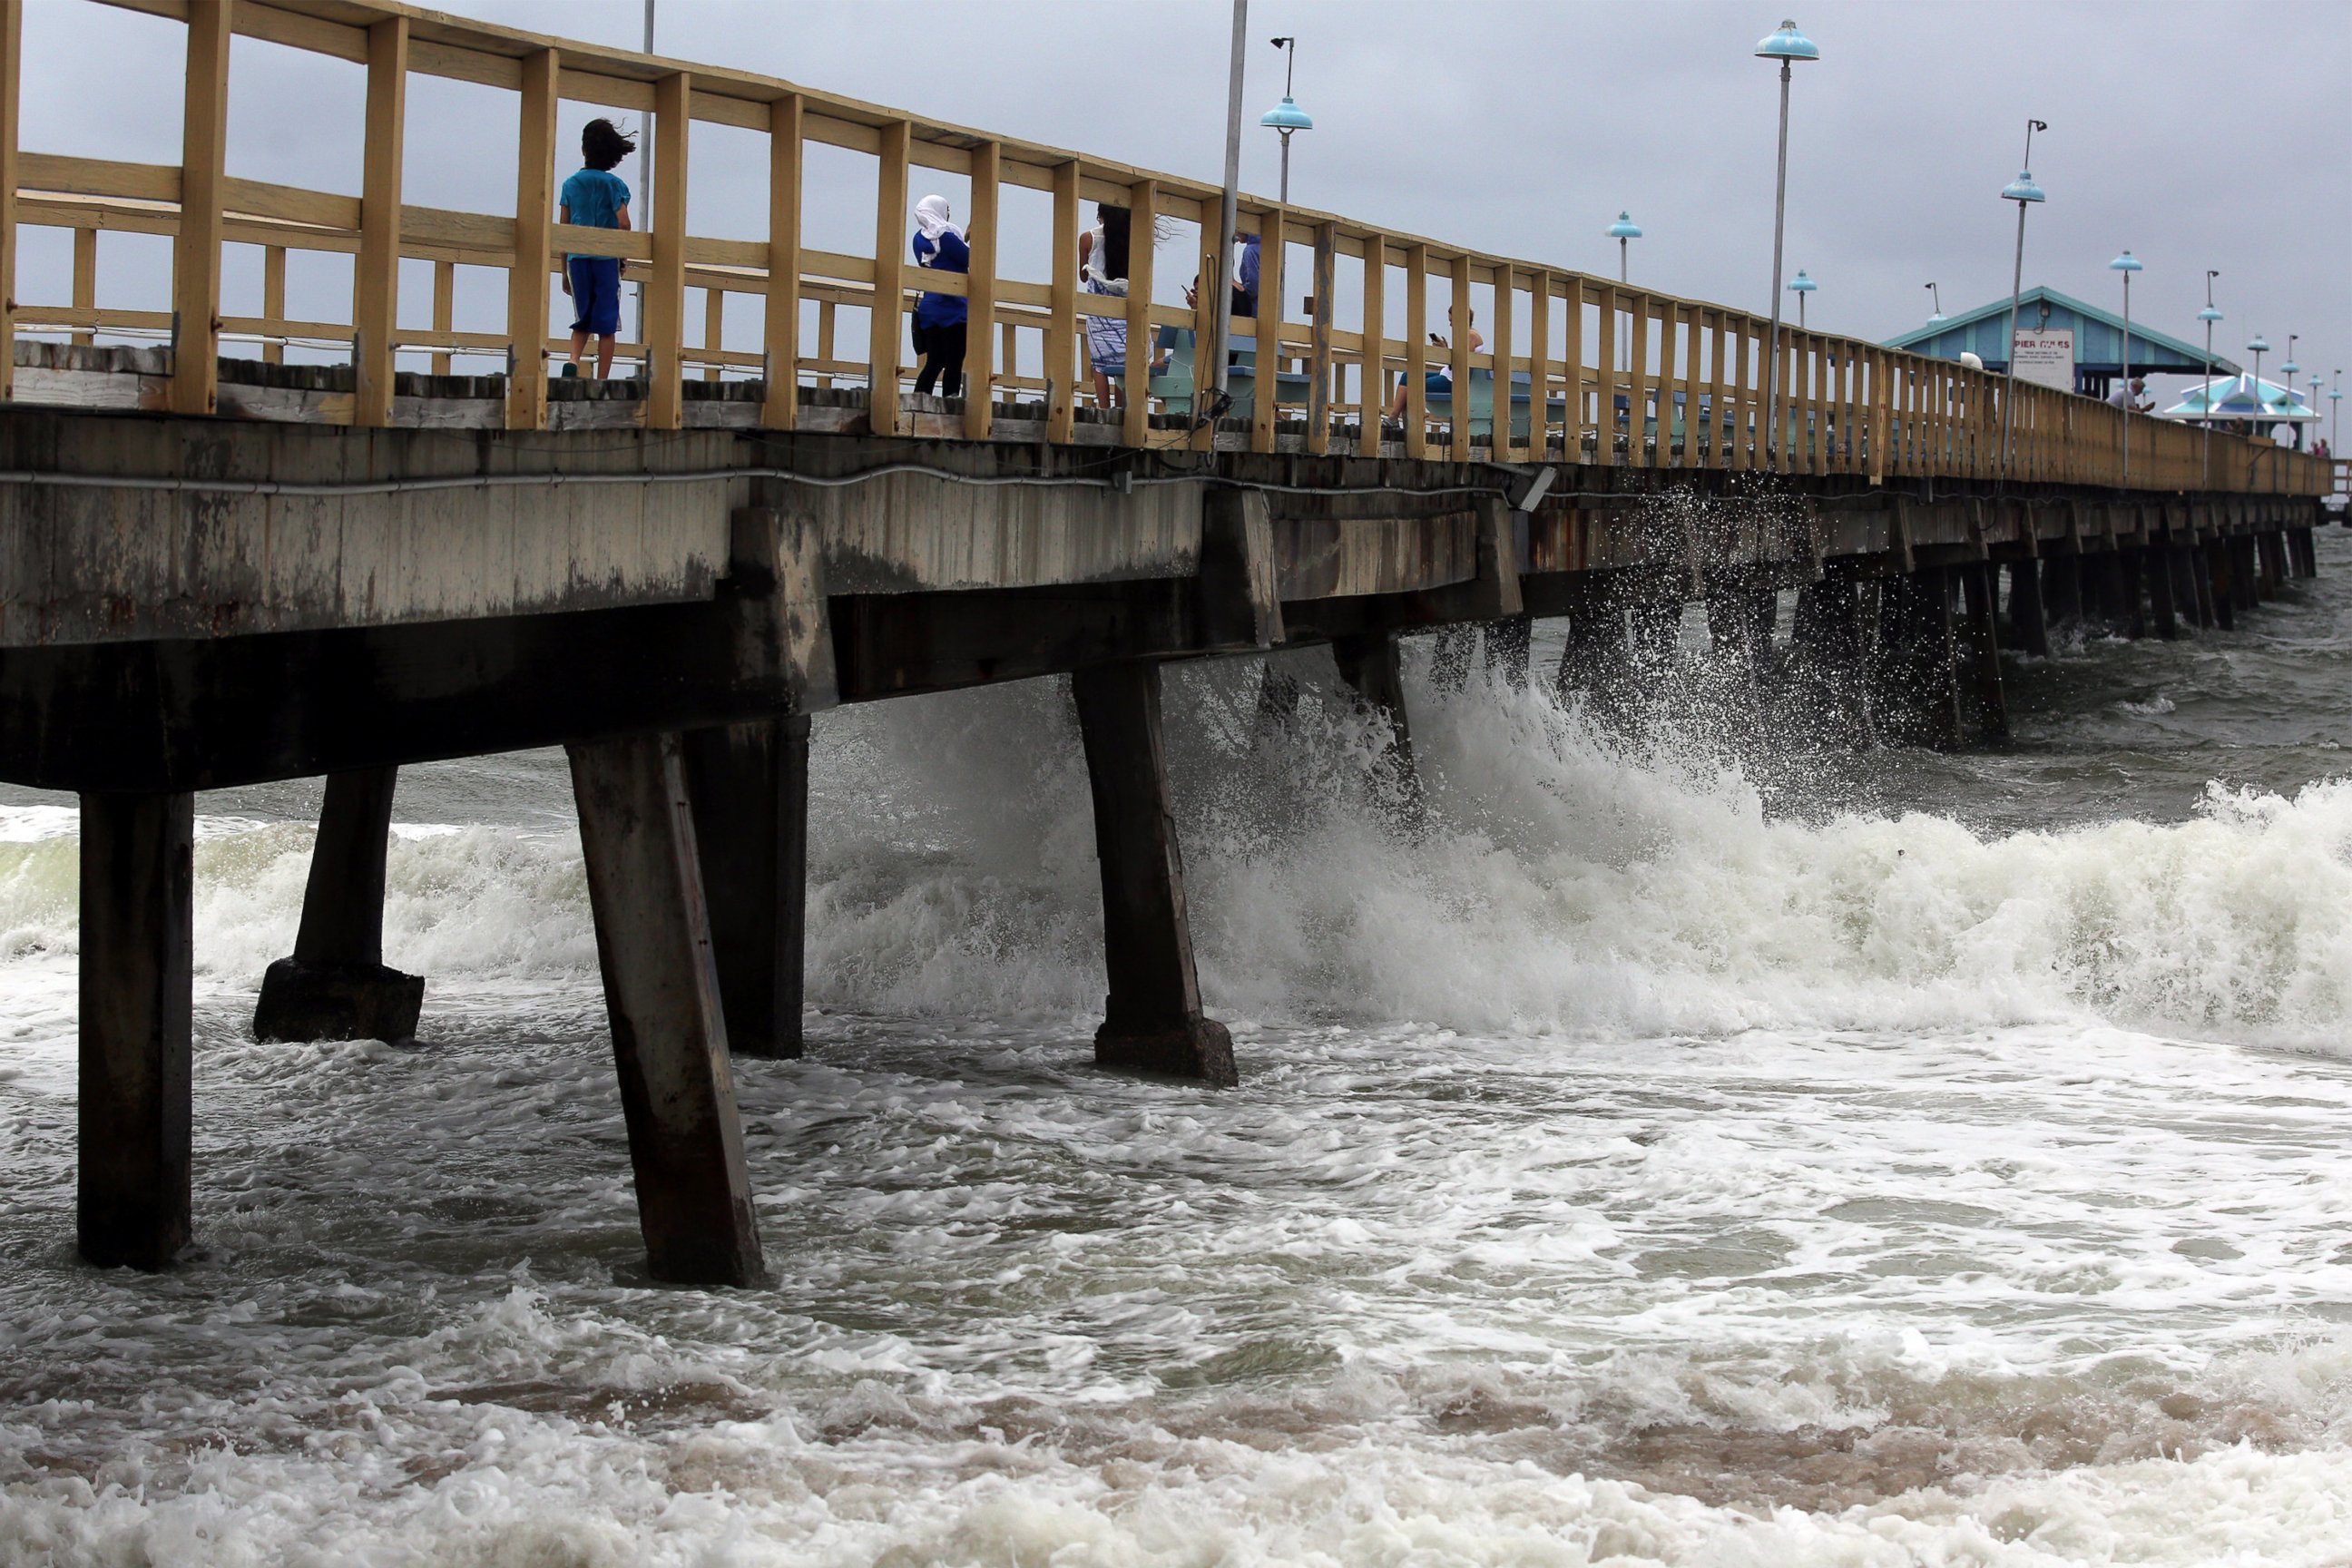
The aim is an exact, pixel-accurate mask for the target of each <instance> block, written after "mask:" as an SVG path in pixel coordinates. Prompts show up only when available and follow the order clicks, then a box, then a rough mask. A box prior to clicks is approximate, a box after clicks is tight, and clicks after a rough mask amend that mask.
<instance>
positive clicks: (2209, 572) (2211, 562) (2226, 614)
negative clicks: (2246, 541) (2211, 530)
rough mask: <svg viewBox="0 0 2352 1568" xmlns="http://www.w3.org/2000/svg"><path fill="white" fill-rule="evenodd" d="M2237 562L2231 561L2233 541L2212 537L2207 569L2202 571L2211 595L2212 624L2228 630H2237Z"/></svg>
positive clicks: (2206, 556)
mask: <svg viewBox="0 0 2352 1568" xmlns="http://www.w3.org/2000/svg"><path fill="white" fill-rule="evenodd" d="M2235 566H2236V563H2234V562H2233V561H2231V550H2230V542H2229V541H2228V540H2226V539H2209V540H2207V541H2206V542H2205V570H2204V572H2203V573H2201V574H2200V576H2201V577H2202V578H2203V580H2204V585H2205V588H2206V590H2207V592H2208V594H2209V595H2210V600H2211V604H2210V609H2211V611H2212V617H2213V625H2215V626H2219V627H2221V630H2223V631H2225V632H2230V631H2235V630H2237V629H2238V588H2237V584H2236V583H2235V582H2234V581H2233V579H2234V577H2235V575H2236V573H2235Z"/></svg>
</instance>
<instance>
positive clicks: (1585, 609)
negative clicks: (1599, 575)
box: [1557, 583, 1633, 723]
mask: <svg viewBox="0 0 2352 1568" xmlns="http://www.w3.org/2000/svg"><path fill="white" fill-rule="evenodd" d="M1632 670H1633V645H1632V643H1631V642H1630V641H1629V640H1628V638H1627V636H1626V630H1625V606H1624V605H1622V604H1621V603H1620V602H1619V601H1618V599H1617V596H1616V595H1614V594H1612V592H1610V590H1609V589H1608V587H1607V586H1606V585H1604V584H1600V583H1584V584H1579V585H1578V588H1577V591H1576V594H1575V595H1574V597H1573V599H1572V601H1571V603H1570V606H1569V614H1568V635H1567V636H1566V637H1564V638H1563V639H1562V640H1561V644H1560V650H1559V675H1558V678H1557V679H1558V691H1559V700H1561V701H1562V702H1566V701H1567V700H1569V698H1570V696H1572V695H1573V696H1580V697H1581V698H1582V699H1583V700H1584V703H1585V706H1586V707H1587V709H1588V710H1590V711H1591V712H1592V713H1594V714H1595V715H1597V716H1598V717H1600V718H1601V720H1603V721H1606V722H1610V723H1622V722H1623V721H1624V720H1625V717H1626V710H1625V701H1626V697H1627V692H1626V683H1627V681H1628V680H1629V679H1630V678H1631V675H1632Z"/></svg>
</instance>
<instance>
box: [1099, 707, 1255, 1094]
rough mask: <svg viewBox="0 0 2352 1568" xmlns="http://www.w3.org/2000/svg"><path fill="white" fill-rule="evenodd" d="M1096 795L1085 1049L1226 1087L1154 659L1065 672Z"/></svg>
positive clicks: (1224, 1037) (1113, 1060)
mask: <svg viewBox="0 0 2352 1568" xmlns="http://www.w3.org/2000/svg"><path fill="white" fill-rule="evenodd" d="M1070 695H1071V697H1072V700H1074V701H1075V703H1076V707H1077V713H1078V731H1079V735H1080V737H1081V739H1082V741H1083V742H1084V744H1085V747H1086V754H1087V780H1088V783H1089V784H1090V785H1091V787H1092V790H1093V795H1094V812H1095V851H1096V855H1097V858H1098V859H1099V861H1100V863H1101V868H1102V887H1103V956H1104V963H1105V968H1106V970H1107V971H1108V976H1109V982H1110V984H1109V990H1108V995H1107V996H1106V998H1105V1000H1104V1004H1103V1014H1104V1016H1103V1023H1102V1027H1101V1028H1100V1029H1099V1030H1097V1032H1096V1035H1095V1059H1096V1060H1097V1061H1098V1062H1100V1063H1102V1064H1103V1065H1104V1066H1106V1067H1120V1068H1139V1069H1141V1070H1144V1071H1149V1072H1157V1073H1166V1074H1170V1075H1171V1076H1174V1077H1178V1078H1191V1079H1202V1080H1203V1081H1205V1082H1208V1083H1212V1084H1220V1085H1231V1084H1234V1083H1237V1082H1239V1081H1240V1077H1239V1075H1238V1073H1236V1071H1235V1070H1234V1044H1233V1037H1232V1036H1231V1035H1229V1034H1227V1033H1226V1031H1225V1027H1224V1026H1223V1025H1222V1024H1219V1023H1217V1022H1215V1021H1214V1020H1213V1019H1210V1018H1208V1017H1205V1016H1202V1009H1201V989H1200V982H1199V980H1198V978H1197V976H1196V975H1195V973H1194V971H1193V967H1192V923H1191V916H1190V914H1189V912H1188V911H1187V910H1186V908H1185V902H1184V861H1183V857H1182V855H1181V852H1180V851H1179V849H1178V847H1177V843H1176V818H1175V813H1174V809H1173V806H1172V804H1171V800H1170V796H1169V790H1168V763H1167V757H1166V754H1165V752H1164V751H1163V749H1162V743H1161V738H1160V668H1159V666H1157V665H1154V664H1148V663H1126V664H1104V665H1095V666H1091V667H1088V668H1082V669H1080V670H1078V671H1077V672H1076V674H1074V675H1073V676H1072V677H1071V678H1070Z"/></svg>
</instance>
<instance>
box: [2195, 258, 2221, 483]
mask: <svg viewBox="0 0 2352 1568" xmlns="http://www.w3.org/2000/svg"><path fill="white" fill-rule="evenodd" d="M2220 276H2221V273H2220V272H2219V271H2217V270H2215V269H2214V268H2210V267H2209V268H2206V269H2205V308H2204V309H2203V310H2200V311H2198V312H2197V319H2198V320H2199V321H2202V322H2204V323H2205V401H2204V403H2203V404H2202V405H2200V406H2201V407H2202V408H2203V409H2204V411H2205V419H2204V426H2205V437H2204V443H2203V444H2204V448H2205V450H2204V453H2203V459H2204V469H2205V482H2206V484H2207V486H2208V487H2209V488H2210V486H2211V484H2212V482H2213V323H2214V322H2216V321H2220V320H2221V311H2220V310H2217V309H2215V308H2214V304H2213V279H2216V278H2219V277H2220Z"/></svg>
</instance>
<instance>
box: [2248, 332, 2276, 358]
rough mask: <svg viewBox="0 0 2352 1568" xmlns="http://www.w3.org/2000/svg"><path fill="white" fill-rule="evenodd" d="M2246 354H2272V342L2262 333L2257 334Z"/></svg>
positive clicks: (2249, 344)
mask: <svg viewBox="0 0 2352 1568" xmlns="http://www.w3.org/2000/svg"><path fill="white" fill-rule="evenodd" d="M2246 352H2247V353H2250V354H2266V353H2270V352H2271V341H2270V339H2268V338H2266V337H2264V336H2263V335H2262V334H2261V333H2260V332H2256V333H2255V334H2254V341H2253V342H2250V343H2248V344H2247V345H2246Z"/></svg>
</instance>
